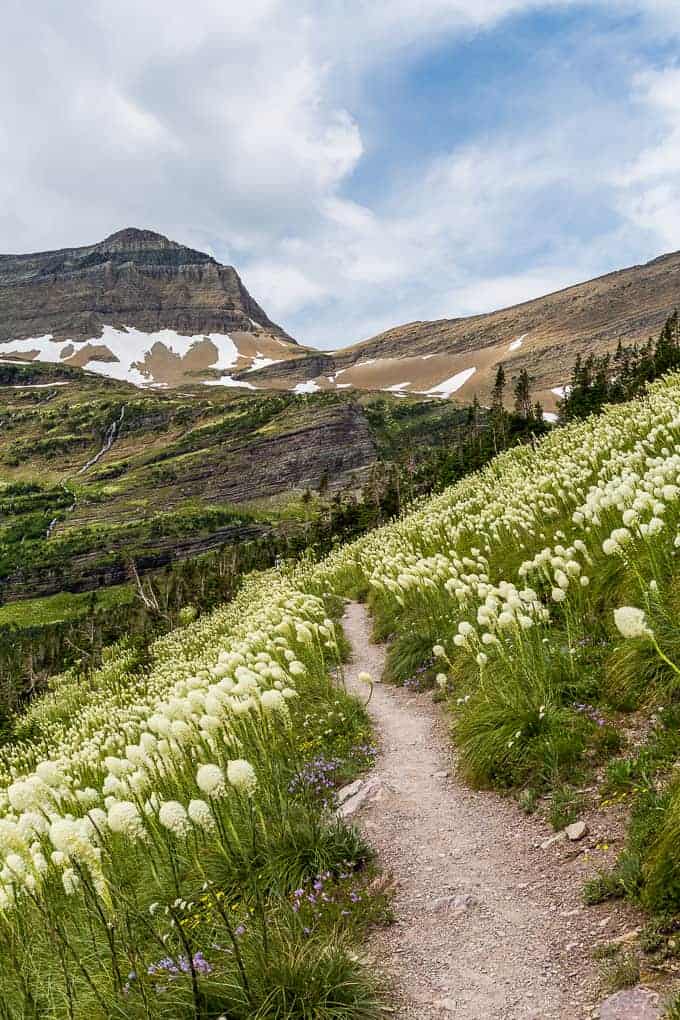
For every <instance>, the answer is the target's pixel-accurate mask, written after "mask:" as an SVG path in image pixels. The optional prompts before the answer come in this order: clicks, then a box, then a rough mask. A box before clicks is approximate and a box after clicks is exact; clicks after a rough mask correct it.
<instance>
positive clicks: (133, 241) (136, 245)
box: [96, 227, 182, 251]
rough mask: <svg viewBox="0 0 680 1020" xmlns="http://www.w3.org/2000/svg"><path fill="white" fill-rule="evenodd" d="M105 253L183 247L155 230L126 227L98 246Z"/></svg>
mask: <svg viewBox="0 0 680 1020" xmlns="http://www.w3.org/2000/svg"><path fill="white" fill-rule="evenodd" d="M96 247H97V248H101V249H102V250H104V251H148V250H161V249H165V248H181V247H182V245H180V244H178V243H177V242H176V241H171V240H170V238H168V237H165V235H164V234H157V233H156V232H155V231H154V230H140V229H139V228H138V227H124V228H123V230H117V231H116V232H115V234H109V236H108V237H106V238H104V240H103V241H101V242H100V243H99V244H98V245H96Z"/></svg>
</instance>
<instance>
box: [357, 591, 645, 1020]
mask: <svg viewBox="0 0 680 1020" xmlns="http://www.w3.org/2000/svg"><path fill="white" fill-rule="evenodd" d="M343 625H344V627H345V633H346V635H347V638H348V640H349V641H350V643H351V646H352V659H351V662H350V664H349V666H348V667H347V670H346V675H345V683H346V686H347V688H348V690H349V691H351V692H353V693H355V694H357V695H358V696H359V697H361V698H362V699H363V700H366V698H367V697H368V696H369V694H370V693H371V689H370V686H369V685H367V684H366V683H363V682H360V681H359V680H358V674H359V673H360V672H361V671H367V672H369V673H370V674H371V676H372V677H373V678H374V679H376V680H377V679H379V678H380V676H381V674H382V671H383V667H384V661H385V648H384V646H381V645H375V644H372V643H371V640H370V629H371V624H370V618H369V616H368V614H367V612H366V610H365V608H364V607H363V606H360V605H358V604H356V603H352V604H350V605H348V607H347V610H346V614H345V617H344V620H343ZM369 712H370V714H371V717H372V719H373V722H374V725H375V728H376V731H377V736H378V740H379V744H380V747H381V750H380V752H379V755H378V760H377V764H376V768H375V771H374V772H373V773H372V774H371V778H370V780H369V781H368V782H370V783H372V784H374V785H375V792H374V794H373V795H372V796H371V797H369V798H368V799H367V801H366V802H365V804H364V806H363V807H362V808H361V809H360V811H359V812H358V818H359V824H360V827H361V828H362V829H363V830H364V832H365V833H366V835H367V836H368V838H369V839H370V841H371V843H372V844H373V845H374V846H375V847H376V849H377V851H378V853H379V855H380V859H381V862H382V865H383V867H384V868H385V870H386V871H388V872H389V871H391V873H392V875H393V877H394V880H395V883H396V900H395V905H394V906H395V914H396V923H395V924H394V925H392V926H390V927H388V928H386V929H383V930H382V931H380V932H378V933H377V935H376V937H375V940H374V942H373V943H372V945H371V950H370V952H371V955H372V956H374V957H375V963H376V966H378V967H379V968H380V969H381V970H382V971H383V972H385V971H386V972H387V974H388V977H389V979H390V980H391V982H392V983H393V986H394V992H395V997H396V1001H397V1003H398V1008H397V1010H396V1015H397V1016H399V1017H402V1018H404V1020H406V1018H411V1020H415V1018H418V1020H431V1018H445V1017H448V1016H452V1015H455V1016H457V1017H461V1018H465V1020H501V1018H503V1020H539V1018H540V1020H553V1018H565V1020H566V1018H572V1020H576V1018H585V1017H593V1016H597V1015H598V1011H597V1007H596V1006H595V1003H596V1002H597V1001H598V999H601V998H602V997H603V995H602V990H601V987H600V972H599V969H598V965H597V964H596V963H594V962H593V959H592V951H593V948H594V947H595V946H596V945H598V944H601V943H603V942H608V941H611V940H614V939H616V938H617V937H618V936H620V935H621V934H622V933H626V932H630V930H631V928H632V926H633V925H634V924H635V920H636V919H634V918H633V916H632V914H631V911H630V910H629V909H628V908H627V906H626V905H625V904H614V905H612V904H611V903H608V904H603V905H601V906H597V907H585V906H584V905H583V901H582V887H583V879H584V875H585V874H586V873H592V872H593V871H594V870H595V866H596V865H597V864H598V863H599V861H598V860H597V849H598V842H596V840H598V841H599V839H600V838H601V837H600V836H597V837H592V838H588V837H587V838H586V839H585V840H583V841H582V842H581V843H578V844H570V843H568V842H567V841H559V842H557V843H555V844H553V845H551V846H550V847H548V848H547V849H541V843H542V842H543V841H544V840H546V839H547V838H550V836H551V835H553V833H552V832H551V830H549V829H548V828H547V826H546V825H545V824H544V823H543V822H541V821H540V820H538V819H536V818H533V817H527V816H525V815H524V814H522V812H521V811H520V810H519V808H518V807H517V805H516V804H515V802H514V801H512V800H510V799H509V798H508V799H503V798H501V797H500V796H498V794H495V793H491V792H486V791H474V790H470V789H469V788H468V787H467V786H465V785H464V783H463V782H462V781H461V780H459V779H458V778H457V777H456V774H455V762H454V760H453V748H452V744H451V740H450V737H449V735H448V733H447V731H446V724H445V721H444V718H443V713H442V712H441V711H440V710H439V709H438V707H437V705H436V704H434V703H433V701H432V698H431V696H430V695H428V694H416V695H414V694H411V693H409V692H408V691H406V690H404V689H403V688H395V687H393V686H387V685H384V686H383V685H382V684H379V683H376V684H375V686H374V687H373V690H372V694H371V697H370V702H369ZM593 854H594V855H595V860H593V857H592V855H593ZM393 1015H394V1014H393Z"/></svg>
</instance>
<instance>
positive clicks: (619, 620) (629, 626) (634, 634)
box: [614, 606, 654, 638]
mask: <svg viewBox="0 0 680 1020" xmlns="http://www.w3.org/2000/svg"><path fill="white" fill-rule="evenodd" d="M614 623H615V624H616V626H617V628H618V630H619V633H620V634H622V635H623V637H625V638H652V637H654V632H653V631H652V629H651V627H650V626H649V624H648V623H647V618H646V616H645V613H644V610H642V609H637V608H636V607H635V606H620V607H619V608H618V609H615V610H614Z"/></svg>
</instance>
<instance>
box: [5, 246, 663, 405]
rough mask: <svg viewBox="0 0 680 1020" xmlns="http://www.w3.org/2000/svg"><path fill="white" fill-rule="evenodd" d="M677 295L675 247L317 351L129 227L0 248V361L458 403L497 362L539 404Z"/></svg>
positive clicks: (202, 260)
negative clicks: (565, 283) (491, 307)
mask: <svg viewBox="0 0 680 1020" xmlns="http://www.w3.org/2000/svg"><path fill="white" fill-rule="evenodd" d="M679 296H680V252H676V253H674V254H671V255H664V256H662V257H660V258H658V259H654V260H653V261H652V262H648V263H647V264H646V265H642V266H633V267H631V268H629V269H624V270H621V271H619V272H615V273H609V274H608V275H606V276H602V277H599V278H597V279H595V280H590V281H588V282H586V283H581V284H578V285H576V286H573V287H568V288H566V289H565V290H561V291H558V292H557V293H554V294H548V295H547V296H545V297H541V298H537V299H535V300H533V301H526V302H524V303H522V304H519V305H515V306H514V307H512V308H505V309H502V310H500V311H495V312H490V313H488V314H485V315H475V316H471V317H469V318H462V319H461V318H459V319H440V320H437V321H433V322H412V323H407V324H405V325H403V326H396V327H394V328H393V329H390V330H387V331H386V332H384V333H380V334H379V335H378V336H375V337H372V338H371V339H368V340H364V341H363V342H362V343H359V344H355V345H354V346H351V347H346V348H343V349H342V350H338V351H332V352H326V351H317V350H314V349H311V348H307V347H302V346H300V345H298V344H297V343H296V342H295V341H294V340H293V339H292V338H291V337H290V336H288V334H287V333H285V332H284V330H283V329H281V327H280V326H277V325H276V324H275V323H273V322H272V321H271V320H270V319H269V318H268V317H267V315H266V314H265V312H264V311H263V310H262V308H260V306H259V305H258V304H257V303H256V302H255V301H254V300H253V298H251V296H250V295H249V293H248V291H247V290H246V288H245V286H244V285H243V283H242V281H241V280H240V278H239V276H238V273H237V272H236V270H235V269H233V268H232V267H231V266H223V265H220V263H218V262H217V261H216V260H215V259H214V258H212V257H211V256H210V255H206V254H205V253H203V252H199V251H194V250H193V249H191V248H186V247H184V246H183V245H180V244H177V243H176V242H174V241H170V240H168V238H166V237H163V236H162V235H161V234H156V233H153V232H152V231H148V230H137V229H133V228H130V229H126V230H121V231H119V232H118V233H115V234H112V235H111V236H110V237H108V238H106V240H104V241H102V242H100V243H99V244H94V245H90V246H88V247H84V248H66V249H63V250H61V251H54V252H43V253H40V254H33V255H0V360H10V361H13V360H17V359H23V360H40V361H50V362H56V363H62V364H67V365H71V366H76V367H84V368H86V369H87V370H89V371H93V372H96V373H98V374H100V375H106V376H109V377H111V378H114V379H118V380H121V381H126V382H131V383H134V384H136V385H137V386H156V387H174V386H179V385H185V384H187V383H189V382H193V383H202V384H205V385H213V386H227V387H232V386H240V387H243V388H244V389H249V390H252V389H278V390H292V391H294V392H297V393H314V392H316V391H319V390H338V391H350V390H352V389H366V390H385V391H390V392H392V393H395V394H397V396H399V395H404V394H407V393H410V394H421V395H422V394H424V395H426V396H428V397H439V398H448V397H454V396H455V398H456V399H457V400H460V401H461V402H463V403H469V402H470V401H471V400H472V397H473V395H474V394H477V396H478V397H479V399H480V400H481V401H482V402H484V401H488V398H489V395H490V391H491V387H492V386H493V380H494V376H495V374H496V370H497V367H498V365H499V364H501V363H503V364H504V365H505V368H506V375H507V377H508V381H509V382H510V381H511V379H512V377H513V376H514V375H516V374H518V373H519V372H520V371H521V370H522V369H523V368H526V369H527V371H528V372H529V374H530V375H531V376H532V378H533V379H534V384H533V394H534V396H535V397H536V398H537V399H540V400H541V402H542V403H543V405H544V407H545V408H546V409H547V410H548V411H550V410H552V409H554V407H555V405H556V402H557V400H558V399H559V395H560V393H561V388H562V387H563V386H564V385H565V384H566V383H567V382H568V380H569V377H570V374H571V369H572V366H573V364H574V361H575V359H576V357H577V355H578V354H581V355H584V354H589V353H591V352H594V353H603V352H604V351H606V350H611V349H613V348H614V347H615V346H616V344H617V342H618V341H619V340H622V341H624V342H625V343H631V342H635V341H642V342H644V341H646V340H647V339H648V338H649V336H651V335H656V334H657V333H658V332H659V330H660V329H661V326H662V325H663V323H664V321H665V319H666V318H667V316H668V315H669V314H670V312H672V311H673V309H674V308H675V307H676V305H677V304H678V299H679ZM509 389H510V387H509V388H508V391H509Z"/></svg>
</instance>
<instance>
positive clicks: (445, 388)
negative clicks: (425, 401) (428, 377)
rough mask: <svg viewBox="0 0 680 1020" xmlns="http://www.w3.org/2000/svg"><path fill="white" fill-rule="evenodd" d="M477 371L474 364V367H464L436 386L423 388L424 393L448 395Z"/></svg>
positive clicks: (433, 395)
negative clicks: (427, 388)
mask: <svg viewBox="0 0 680 1020" xmlns="http://www.w3.org/2000/svg"><path fill="white" fill-rule="evenodd" d="M476 371H477V368H476V366H475V367H474V368H464V369H463V371H462V372H457V373H456V374H455V375H452V376H451V378H450V379H444V381H443V382H440V383H438V385H437V386H432V387H431V388H430V389H429V390H424V391H423V392H424V395H425V396H427V397H450V396H451V394H452V393H455V392H456V390H459V389H460V388H461V386H464V385H465V383H466V382H467V381H468V379H471V378H472V376H473V375H474V374H475V372H476Z"/></svg>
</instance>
